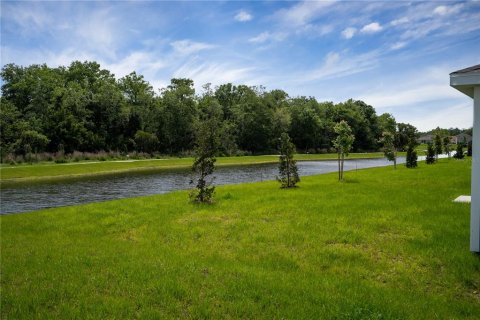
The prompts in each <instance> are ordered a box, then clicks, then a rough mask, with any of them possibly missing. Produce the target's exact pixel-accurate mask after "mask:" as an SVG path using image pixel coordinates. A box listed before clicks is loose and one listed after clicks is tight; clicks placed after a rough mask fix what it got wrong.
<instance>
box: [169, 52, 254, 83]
mask: <svg viewBox="0 0 480 320" xmlns="http://www.w3.org/2000/svg"><path fill="white" fill-rule="evenodd" d="M253 70H254V69H253V68H251V67H236V66H232V65H231V64H229V63H221V62H220V63H219V62H203V61H199V60H198V59H192V60H190V61H188V62H187V63H185V64H184V65H182V66H181V67H180V68H178V69H177V70H176V71H175V72H174V73H173V77H174V78H189V79H192V80H193V81H194V83H195V86H196V87H197V88H200V87H201V86H202V85H204V84H206V83H211V84H212V85H220V84H223V83H228V82H233V83H244V82H246V81H248V80H251V79H252V78H253V76H252V74H251V72H252V71H253Z"/></svg>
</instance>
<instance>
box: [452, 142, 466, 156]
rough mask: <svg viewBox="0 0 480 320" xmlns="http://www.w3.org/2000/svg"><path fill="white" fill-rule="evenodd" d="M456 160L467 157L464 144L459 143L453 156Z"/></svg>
mask: <svg viewBox="0 0 480 320" xmlns="http://www.w3.org/2000/svg"><path fill="white" fill-rule="evenodd" d="M453 157H454V158H455V159H463V158H464V157H465V155H464V154H463V144H461V143H457V150H456V152H455V154H454V155H453Z"/></svg>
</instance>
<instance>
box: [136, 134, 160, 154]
mask: <svg viewBox="0 0 480 320" xmlns="http://www.w3.org/2000/svg"><path fill="white" fill-rule="evenodd" d="M134 140H135V145H136V147H137V150H138V151H140V152H147V153H153V152H154V151H155V150H157V148H158V138H157V136H156V135H155V134H153V133H150V132H145V131H141V130H138V131H137V133H136V134H135V138H134Z"/></svg>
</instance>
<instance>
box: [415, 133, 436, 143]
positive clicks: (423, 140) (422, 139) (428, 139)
mask: <svg viewBox="0 0 480 320" xmlns="http://www.w3.org/2000/svg"><path fill="white" fill-rule="evenodd" d="M417 142H418V143H432V142H433V135H432V134H426V135H424V136H420V137H419V138H418V139H417Z"/></svg>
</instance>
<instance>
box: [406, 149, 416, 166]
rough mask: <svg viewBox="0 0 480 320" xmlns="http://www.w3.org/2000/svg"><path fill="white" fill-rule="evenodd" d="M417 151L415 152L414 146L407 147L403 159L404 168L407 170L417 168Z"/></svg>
mask: <svg viewBox="0 0 480 320" xmlns="http://www.w3.org/2000/svg"><path fill="white" fill-rule="evenodd" d="M417 158H418V157H417V151H415V145H414V144H410V145H408V147H407V156H406V159H405V166H406V167H407V168H410V169H412V168H416V167H417V166H418V164H417Z"/></svg>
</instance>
